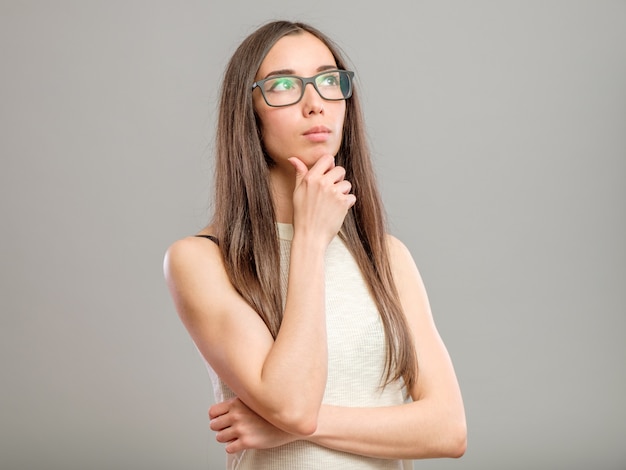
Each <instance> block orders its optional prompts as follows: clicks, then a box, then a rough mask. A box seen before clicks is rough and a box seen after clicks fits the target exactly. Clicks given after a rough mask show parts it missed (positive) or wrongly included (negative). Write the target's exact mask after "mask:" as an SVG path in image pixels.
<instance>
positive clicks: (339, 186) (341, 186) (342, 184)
mask: <svg viewBox="0 0 626 470" xmlns="http://www.w3.org/2000/svg"><path fill="white" fill-rule="evenodd" d="M351 189H352V183H350V181H348V180H343V181H339V182H338V183H335V190H336V191H337V192H338V193H341V194H348V193H349V192H350V190H351Z"/></svg>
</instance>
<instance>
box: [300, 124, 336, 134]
mask: <svg viewBox="0 0 626 470" xmlns="http://www.w3.org/2000/svg"><path fill="white" fill-rule="evenodd" d="M312 134H330V129H329V128H328V127H324V126H315V127H311V128H310V129H309V130H308V131H306V132H305V133H304V134H303V135H312Z"/></svg>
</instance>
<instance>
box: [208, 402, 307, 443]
mask: <svg viewBox="0 0 626 470" xmlns="http://www.w3.org/2000/svg"><path fill="white" fill-rule="evenodd" d="M209 418H210V419H211V423H210V428H211V429H212V430H213V431H216V432H217V434H216V436H215V439H216V440H217V441H218V442H222V443H228V444H227V445H226V452H228V453H229V454H233V453H235V452H239V451H242V450H245V449H270V448H272V447H278V446H280V445H283V444H288V443H289V442H293V441H295V440H296V439H297V437H296V436H294V435H292V434H289V433H286V432H285V431H283V430H281V429H278V428H277V427H276V426H274V425H273V424H271V423H269V422H268V421H266V420H265V419H263V418H262V417H260V416H259V415H258V414H256V413H255V412H254V411H252V410H251V409H250V408H248V407H247V406H246V405H245V403H244V402H242V401H241V400H240V399H239V398H236V397H235V398H232V399H230V400H226V401H224V402H221V403H217V404H215V405H213V406H211V407H210V408H209Z"/></svg>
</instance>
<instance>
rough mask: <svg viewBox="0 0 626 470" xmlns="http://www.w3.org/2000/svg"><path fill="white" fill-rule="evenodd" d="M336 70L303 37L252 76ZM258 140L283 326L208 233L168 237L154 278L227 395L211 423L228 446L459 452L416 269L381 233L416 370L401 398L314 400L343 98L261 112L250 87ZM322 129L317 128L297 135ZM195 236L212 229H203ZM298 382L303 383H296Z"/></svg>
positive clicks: (341, 203) (335, 227) (318, 391)
mask: <svg viewBox="0 0 626 470" xmlns="http://www.w3.org/2000/svg"><path fill="white" fill-rule="evenodd" d="M328 67H333V68H334V67H335V61H334V59H333V56H332V54H331V53H330V51H329V50H328V48H327V47H326V46H325V45H324V44H323V43H322V42H321V41H320V40H318V39H317V38H315V37H314V36H312V35H310V34H309V33H303V34H300V35H291V36H286V37H284V38H282V39H280V40H279V41H278V42H277V43H276V44H275V45H274V47H273V48H272V49H271V50H270V52H269V53H268V55H267V56H266V58H265V60H264V61H263V63H262V65H261V67H260V68H259V71H258V73H257V76H256V79H257V80H259V79H262V78H266V76H267V75H268V74H271V73H272V72H274V71H278V70H280V71H283V73H284V71H285V70H288V71H289V73H293V74H296V75H300V76H304V77H309V76H312V75H315V74H316V73H318V72H319V71H320V70H323V69H324V68H328ZM253 93H254V96H253V98H254V106H255V110H256V112H257V114H258V116H259V118H260V122H261V125H262V131H263V142H264V145H265V147H266V150H267V151H268V153H269V155H270V156H271V157H272V158H273V159H274V161H275V162H276V165H275V167H274V168H273V169H272V171H271V174H270V178H271V185H272V191H273V197H274V202H275V207H276V213H277V219H278V221H279V222H287V223H293V225H294V237H293V241H292V245H291V260H290V266H289V281H288V287H287V297H286V304H285V311H284V317H283V322H282V324H281V328H280V331H279V333H278V336H277V338H276V340H275V341H274V340H273V339H272V337H271V335H270V334H269V332H268V330H267V328H266V327H265V325H264V324H263V322H262V321H261V319H260V318H259V316H258V315H257V314H256V312H254V311H253V310H252V309H251V308H250V307H249V306H248V304H247V303H246V302H244V301H243V299H242V298H241V297H240V296H239V294H238V293H237V292H236V291H235V289H234V288H233V286H232V285H231V284H230V282H229V279H228V276H227V275H226V272H225V269H224V266H223V263H222V260H221V256H220V253H219V249H218V248H217V246H216V245H215V244H213V243H207V240H204V239H199V238H194V237H188V238H185V239H182V240H179V241H177V242H175V243H174V244H173V245H172V246H171V247H170V248H169V249H168V252H167V254H166V257H165V264H164V270H165V276H166V280H167V283H168V286H169V288H170V292H171V294H172V297H173V299H174V302H175V305H176V308H177V311H178V313H179V315H180V318H181V320H182V321H183V323H184V325H185V326H186V328H187V330H188V331H189V333H190V335H191V337H192V338H193V340H194V342H195V343H196V345H197V346H198V348H199V350H200V351H201V353H202V354H203V356H204V357H205V359H206V360H207V361H208V362H209V364H211V366H212V367H213V369H214V370H215V371H216V373H217V374H218V375H219V376H220V377H221V378H222V379H223V380H224V381H225V382H226V383H227V384H228V385H229V386H230V387H231V389H232V390H233V391H234V392H235V394H236V395H237V397H238V398H235V399H233V400H229V401H226V402H223V403H218V404H216V405H214V406H212V407H211V408H210V410H209V417H210V419H211V422H210V427H211V429H212V430H214V431H215V432H216V439H217V440H218V441H219V442H223V443H227V445H226V451H227V452H231V453H232V452H238V451H240V450H243V449H248V448H261V449H262V448H271V447H275V446H278V445H282V444H285V443H288V442H291V441H294V440H297V439H308V440H310V441H312V442H315V443H317V444H320V445H322V446H325V447H328V448H332V449H337V450H341V451H346V452H352V453H357V454H361V455H367V456H373V457H384V458H426V457H442V456H448V457H459V456H461V455H462V454H463V453H464V452H465V447H466V424H465V413H464V409H463V402H462V398H461V393H460V390H459V386H458V383H457V379H456V376H455V373H454V369H453V366H452V362H451V361H450V358H449V355H448V353H447V351H446V348H445V346H444V344H443V342H442V340H441V338H440V336H439V334H438V332H437V329H436V327H435V324H434V321H433V317H432V314H431V311H430V306H429V303H428V298H427V295H426V291H425V289H424V285H423V283H422V280H421V277H420V275H419V272H418V270H417V267H416V266H415V263H414V262H413V259H412V257H411V255H410V253H409V251H408V250H407V249H406V247H405V246H404V245H403V244H402V243H401V242H400V241H399V240H397V239H396V238H394V237H392V236H388V237H387V242H388V245H389V250H390V259H391V267H392V270H393V275H394V279H395V280H396V283H397V287H398V291H399V295H400V300H401V303H402V306H403V309H404V313H405V315H406V317H407V321H408V324H409V326H410V328H411V331H412V334H413V337H414V341H415V344H416V350H417V355H418V363H419V367H420V370H419V377H418V380H417V383H416V385H415V386H414V387H413V389H412V390H410V395H411V397H412V399H413V401H412V402H410V403H407V404H403V405H400V406H393V407H381V408H344V407H334V406H327V405H322V403H321V401H322V397H323V393H324V388H325V384H326V363H327V351H326V331H325V321H326V320H325V312H324V253H325V250H326V247H327V246H328V244H329V243H330V241H331V240H332V238H333V237H334V236H335V235H336V234H337V232H338V231H339V229H340V227H341V224H342V222H343V219H344V217H345V215H346V213H347V211H348V210H349V208H350V207H352V205H353V204H354V203H355V198H354V195H352V194H350V188H351V185H350V183H349V182H348V181H346V180H345V179H344V176H345V171H344V169H343V168H341V167H339V166H336V165H335V164H334V159H333V156H334V155H336V153H337V151H338V149H339V145H340V142H341V129H342V126H343V120H344V117H345V102H344V101H326V100H323V99H322V98H321V97H320V96H319V94H317V92H316V91H315V89H314V88H313V87H312V86H307V87H306V92H305V94H304V97H303V99H302V100H301V101H300V102H298V103H297V104H294V105H292V106H288V107H283V108H272V107H269V106H267V104H266V103H265V102H264V100H263V98H262V96H261V93H260V91H258V90H255V91H254V92H253ZM318 126H323V127H324V128H326V129H327V130H328V132H325V133H324V135H321V136H319V135H317V136H313V137H311V136H307V135H304V134H305V133H306V131H307V130H309V129H311V128H314V127H318ZM201 233H204V234H211V233H212V231H211V227H207V228H206V229H204V230H203V231H202V232H201ZM305 383H306V384H307V386H306V387H303V386H302V384H305Z"/></svg>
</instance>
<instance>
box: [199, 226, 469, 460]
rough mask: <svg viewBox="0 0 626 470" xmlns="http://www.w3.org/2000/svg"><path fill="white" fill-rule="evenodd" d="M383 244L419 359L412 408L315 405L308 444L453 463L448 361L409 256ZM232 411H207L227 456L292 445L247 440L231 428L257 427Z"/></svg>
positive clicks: (454, 411) (458, 420) (278, 438)
mask: <svg viewBox="0 0 626 470" xmlns="http://www.w3.org/2000/svg"><path fill="white" fill-rule="evenodd" d="M389 241H390V254H391V260H392V269H393V272H394V279H395V280H396V284H397V286H398V289H399V293H400V298H401V301H402V305H403V308H404V310H405V314H406V315H407V319H408V323H409V327H410V328H411V330H412V332H413V336H414V339H415V343H416V349H417V355H418V363H419V376H418V380H417V383H416V385H415V387H414V388H413V390H411V391H410V392H411V396H412V398H413V401H412V402H410V403H407V404H403V405H398V406H391V407H380V408H348V407H335V406H327V405H322V407H321V409H320V414H319V420H318V428H317V430H316V432H315V433H314V434H312V435H311V436H309V437H307V439H308V440H311V441H312V442H315V443H317V444H319V445H322V446H325V447H328V448H332V449H336V450H340V451H344V452H350V453H355V454H360V455H366V456H371V457H380V458H396V459H401V458H405V459H418V458H430V457H459V456H461V455H463V453H464V452H465V447H466V423H465V412H464V408H463V401H462V398H461V393H460V390H459V386H458V383H457V379H456V376H455V373H454V369H453V366H452V362H451V360H450V357H449V355H448V353H447V351H446V348H445V346H444V344H443V342H442V340H441V338H440V336H439V334H438V332H437V330H436V327H435V324H434V321H433V318H432V314H431V312H430V307H429V304H428V299H427V295H426V291H425V289H424V286H423V283H422V280H421V277H420V275H419V273H418V271H417V268H416V266H415V263H414V262H413V259H412V257H411V256H410V254H409V252H408V250H407V249H406V248H405V247H404V245H402V244H401V243H400V242H399V241H398V240H396V239H394V238H390V240H389ZM231 406H234V407H238V406H239V404H238V403H235V404H233V403H232V402H228V403H220V404H216V405H214V406H213V407H212V408H211V410H212V412H210V416H211V417H212V418H213V419H212V421H211V429H213V430H215V431H218V433H217V439H218V441H220V442H228V443H229V444H228V446H227V447H226V449H227V451H228V452H237V451H238V450H241V449H244V448H247V447H248V446H258V447H261V448H266V447H273V446H274V445H280V444H282V443H284V442H288V441H289V440H295V439H297V437H296V436H289V435H288V434H286V433H285V434H275V433H271V432H268V431H269V430H268V429H265V431H264V432H255V431H252V432H250V433H248V432H247V429H251V428H250V427H249V426H238V421H241V422H243V421H248V420H249V422H254V423H255V424H256V427H255V430H259V429H261V428H262V427H263V426H262V425H263V423H262V422H259V421H258V420H257V419H256V418H255V417H253V416H249V415H247V414H246V412H245V408H244V409H241V408H239V412H238V413H234V414H233V415H232V416H229V413H228V409H229V408H230V407H231ZM268 426H269V425H268ZM261 436H263V437H264V439H263V438H261Z"/></svg>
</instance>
